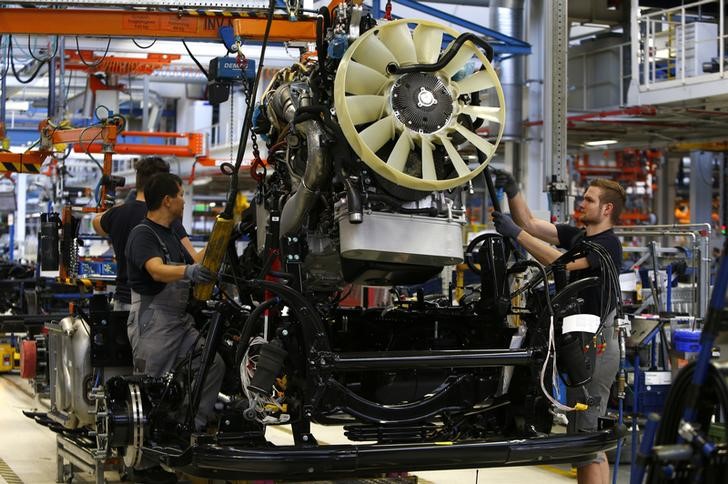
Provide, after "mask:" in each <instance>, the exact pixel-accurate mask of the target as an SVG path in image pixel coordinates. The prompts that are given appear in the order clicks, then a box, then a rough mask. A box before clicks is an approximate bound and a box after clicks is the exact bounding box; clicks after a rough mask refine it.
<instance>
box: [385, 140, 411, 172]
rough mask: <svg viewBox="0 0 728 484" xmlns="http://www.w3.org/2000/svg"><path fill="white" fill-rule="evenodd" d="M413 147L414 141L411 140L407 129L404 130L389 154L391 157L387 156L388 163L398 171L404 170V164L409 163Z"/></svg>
mask: <svg viewBox="0 0 728 484" xmlns="http://www.w3.org/2000/svg"><path fill="white" fill-rule="evenodd" d="M411 149H412V142H411V141H410V137H409V134H407V131H403V132H402V135H401V136H400V137H399V139H398V140H397V143H396V144H395V145H394V148H393V149H392V152H391V153H390V154H389V158H387V165H389V166H390V167H392V168H393V169H395V170H397V171H400V172H401V171H404V166H405V165H406V164H407V159H408V158H409V154H410V150H411Z"/></svg>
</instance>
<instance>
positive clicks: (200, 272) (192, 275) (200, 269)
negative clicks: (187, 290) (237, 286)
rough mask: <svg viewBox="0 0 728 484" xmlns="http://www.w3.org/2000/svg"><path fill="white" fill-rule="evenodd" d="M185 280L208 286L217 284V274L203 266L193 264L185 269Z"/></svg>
mask: <svg viewBox="0 0 728 484" xmlns="http://www.w3.org/2000/svg"><path fill="white" fill-rule="evenodd" d="M185 279H187V280H190V281H192V282H195V283H201V284H206V283H209V282H215V280H216V279H217V274H215V273H214V272H212V271H211V270H210V269H208V268H207V267H205V266H203V265H202V264H192V265H189V266H187V267H185Z"/></svg>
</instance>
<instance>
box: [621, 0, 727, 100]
mask: <svg viewBox="0 0 728 484" xmlns="http://www.w3.org/2000/svg"><path fill="white" fill-rule="evenodd" d="M724 9H725V0H702V1H698V2H693V3H689V4H685V5H681V6H679V7H674V8H669V9H664V10H657V11H647V12H644V13H642V14H639V15H638V16H637V18H636V28H637V32H634V31H633V33H637V34H638V40H639V41H638V42H636V43H635V44H634V46H633V61H634V62H636V63H637V65H638V70H637V71H638V73H639V84H640V88H641V89H643V90H644V89H653V88H663V87H665V88H667V87H673V86H676V85H681V84H687V83H693V82H704V81H709V80H713V79H720V78H722V77H724V75H725V71H726V65H725V58H724V57H725V38H726V32H725V22H724Z"/></svg>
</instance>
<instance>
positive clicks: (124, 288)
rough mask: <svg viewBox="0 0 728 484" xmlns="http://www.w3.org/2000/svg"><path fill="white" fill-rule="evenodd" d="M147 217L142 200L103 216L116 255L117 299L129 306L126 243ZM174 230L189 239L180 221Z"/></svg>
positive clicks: (103, 225)
mask: <svg viewBox="0 0 728 484" xmlns="http://www.w3.org/2000/svg"><path fill="white" fill-rule="evenodd" d="M146 216H147V204H146V202H143V201H141V200H131V201H129V202H125V203H124V204H123V205H119V206H118V207H114V208H111V209H109V210H107V211H106V212H104V214H103V215H102V216H101V221H100V222H101V228H102V229H104V232H106V233H107V234H109V238H111V246H112V247H113V248H114V254H115V255H116V298H117V299H118V300H119V301H120V302H122V303H126V304H129V303H130V302H131V292H129V285H128V284H127V269H126V256H125V254H124V250H125V249H126V242H127V239H128V238H129V233H130V232H131V229H133V228H134V227H136V226H137V225H138V224H139V222H141V221H142V220H144V217H146ZM172 230H173V231H174V233H175V234H177V237H179V238H180V239H184V238H185V237H187V231H186V230H185V228H184V226H183V225H182V222H181V221H179V220H175V222H174V224H173V225H172Z"/></svg>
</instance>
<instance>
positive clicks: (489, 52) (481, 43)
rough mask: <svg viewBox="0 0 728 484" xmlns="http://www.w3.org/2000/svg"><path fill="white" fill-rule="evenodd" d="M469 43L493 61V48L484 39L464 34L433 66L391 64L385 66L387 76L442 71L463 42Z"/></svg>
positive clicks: (468, 33) (471, 34) (469, 33)
mask: <svg viewBox="0 0 728 484" xmlns="http://www.w3.org/2000/svg"><path fill="white" fill-rule="evenodd" d="M467 41H470V42H472V43H473V44H475V45H477V46H478V47H480V48H481V49H483V50H484V51H485V57H486V58H487V59H488V60H489V61H492V60H493V47H492V46H491V45H490V44H489V43H488V42H486V41H485V40H484V39H482V38H480V37H478V36H477V35H475V34H474V33H472V32H466V33H464V34H462V35H460V36H458V38H457V39H455V41H454V42H453V43H452V44H451V45H450V48H449V49H448V50H447V52H445V53H444V54H443V55H442V56H441V57H440V58H439V59H438V60H437V62H435V63H434V64H412V65H408V66H399V65H397V64H395V63H391V64H389V65H388V66H387V72H388V73H389V74H408V73H410V72H436V71H439V70H441V69H443V68H444V67H445V66H446V65H448V64H449V63H450V61H451V60H452V59H453V58H454V57H455V54H457V53H458V51H460V49H461V48H462V47H463V44H465V42H467Z"/></svg>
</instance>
